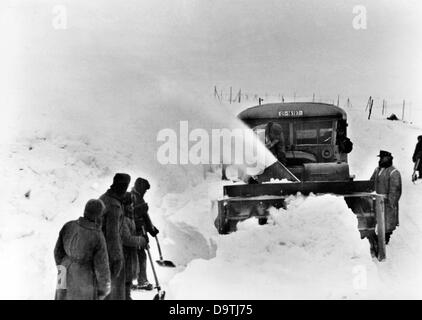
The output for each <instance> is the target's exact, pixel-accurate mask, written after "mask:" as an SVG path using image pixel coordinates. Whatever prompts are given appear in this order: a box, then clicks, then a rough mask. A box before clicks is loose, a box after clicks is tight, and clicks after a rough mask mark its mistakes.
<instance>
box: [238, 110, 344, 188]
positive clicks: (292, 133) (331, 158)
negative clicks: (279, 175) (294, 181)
mask: <svg viewBox="0 0 422 320" xmlns="http://www.w3.org/2000/svg"><path fill="white" fill-rule="evenodd" d="M238 118H239V119H240V120H242V121H243V122H244V123H245V124H246V125H247V126H248V127H249V128H251V129H252V130H253V131H254V132H255V133H256V134H257V135H258V137H259V138H260V139H261V141H263V142H265V128H266V126H267V125H268V123H270V122H273V123H278V124H279V125H281V127H282V135H283V141H284V144H285V149H286V166H287V168H288V169H289V170H290V171H291V172H292V173H293V174H294V175H295V176H296V177H297V178H298V179H300V180H301V181H339V180H341V181H345V180H349V179H351V177H350V176H349V167H348V165H347V154H348V153H349V152H350V151H351V148H352V143H351V142H350V140H349V139H348V138H347V115H346V112H345V111H344V110H343V109H341V108H339V107H337V106H335V105H331V104H325V103H313V102H307V103H303V102H296V103H270V104H265V105H260V106H255V107H251V108H248V109H246V110H244V111H243V112H241V113H240V114H239V115H238ZM271 174H272V175H274V174H273V172H272V173H271ZM263 177H265V175H264V176H263Z"/></svg>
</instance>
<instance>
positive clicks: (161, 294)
mask: <svg viewBox="0 0 422 320" xmlns="http://www.w3.org/2000/svg"><path fill="white" fill-rule="evenodd" d="M165 296H166V292H165V291H159V292H158V293H157V294H156V295H155V296H154V299H152V300H164V298H165Z"/></svg>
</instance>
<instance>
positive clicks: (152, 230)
mask: <svg viewBox="0 0 422 320" xmlns="http://www.w3.org/2000/svg"><path fill="white" fill-rule="evenodd" d="M149 188H150V184H149V182H148V180H146V179H143V178H138V179H136V181H135V185H134V187H133V188H132V192H131V194H132V200H133V214H134V217H135V225H136V234H137V235H142V236H144V237H147V234H144V232H143V230H145V232H147V233H149V234H150V235H151V236H153V237H155V236H156V235H157V234H158V232H159V231H158V229H157V228H156V227H155V226H154V225H153V224H152V221H151V218H150V217H149V214H148V203H146V202H145V200H144V195H145V193H146V192H147V190H148V189H149ZM147 241H148V240H147ZM138 261H139V273H138V286H137V287H136V288H137V289H142V290H152V289H154V287H153V285H152V284H151V283H149V281H148V279H147V272H146V270H147V255H146V253H145V249H138Z"/></svg>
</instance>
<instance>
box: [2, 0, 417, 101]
mask: <svg viewBox="0 0 422 320" xmlns="http://www.w3.org/2000/svg"><path fill="white" fill-rule="evenodd" d="M58 4H59V5H64V6H65V8H66V12H67V28H66V29H64V30H56V29H54V28H53V27H52V20H53V19H54V17H55V15H54V13H53V11H52V10H53V8H54V6H55V5H58ZM356 5H364V6H365V8H366V9H367V29H366V30H355V29H354V28H353V25H352V21H353V18H354V17H355V15H356V14H354V13H353V7H354V6H356ZM0 10H1V18H2V24H1V31H0V32H1V37H0V39H1V41H2V47H1V54H2V55H3V56H4V57H2V59H1V63H2V64H3V68H2V70H7V71H8V72H3V74H2V80H3V81H2V87H3V89H4V86H5V84H7V83H10V81H11V78H12V79H14V80H16V84H17V85H16V88H18V89H16V88H15V89H16V90H20V91H19V92H20V93H21V99H23V100H21V101H22V103H27V102H28V101H31V103H35V104H36V103H39V104H44V103H46V101H47V100H49V102H52V101H57V99H59V100H60V99H63V97H64V96H67V97H68V99H67V101H65V102H63V101H62V103H67V104H78V103H79V104H81V105H83V104H84V103H88V102H93V101H97V102H98V101H100V102H101V101H103V102H105V101H108V102H110V101H114V102H115V103H118V102H120V103H127V102H134V101H136V99H138V96H137V95H139V92H142V90H145V89H148V86H149V85H150V84H151V83H154V82H157V83H159V84H160V85H161V86H165V85H166V84H168V85H169V86H170V85H175V86H177V87H178V88H179V90H182V91H183V90H186V91H187V92H188V91H189V90H192V89H193V90H196V91H198V92H199V93H201V92H203V93H204V94H205V93H206V94H210V93H211V92H212V89H213V86H214V85H217V86H219V87H222V88H227V87H229V86H233V87H234V88H242V89H243V90H244V91H251V92H273V93H284V94H285V95H289V94H293V92H296V93H297V94H298V95H312V93H314V92H315V93H316V94H317V95H321V96H336V95H337V94H341V95H342V96H350V97H360V98H365V99H366V98H367V97H368V96H369V95H373V96H379V97H386V98H387V99H388V98H390V99H396V100H397V99H398V100H400V99H403V98H406V99H409V100H412V101H414V102H416V101H417V100H419V101H422V99H421V95H420V93H419V92H420V89H419V87H420V82H421V81H420V78H421V74H422V45H421V40H422V22H421V21H422V5H421V4H420V1H402V0H401V1H386V0H383V1H379V0H373V1H366V0H364V1H361V0H360V1H337V0H330V1H327V0H320V1H315V0H309V1H298V0H294V1H282V0H278V1H275V0H274V1H273V0H244V1H239V0H231V1H224V0H192V1H187V0H171V1H163V0H154V1H152V0H151V1H141V0H136V1H127V0H126V1H103V0H102V1H92V0H90V1H86V0H84V1H82V0H80V1H76V0H71V1H2V3H1V5H0ZM10 16H12V17H13V18H12V19H11V18H10ZM151 90H152V89H151ZM14 92H15V93H16V91H14ZM75 94H77V95H78V96H79V97H82V98H81V99H79V101H75ZM65 100H66V99H65ZM84 100H85V101H84Z"/></svg>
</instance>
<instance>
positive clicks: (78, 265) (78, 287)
mask: <svg viewBox="0 0 422 320" xmlns="http://www.w3.org/2000/svg"><path fill="white" fill-rule="evenodd" d="M103 212H104V204H103V203H102V202H101V201H100V200H89V201H88V202H87V204H86V206H85V212H84V216H83V217H81V218H79V219H78V220H75V221H70V222H68V223H66V224H65V225H64V226H63V228H62V229H61V231H60V234H59V238H58V240H57V243H56V246H55V248H54V259H55V261H56V265H57V267H58V270H59V277H58V287H57V291H56V299H58V300H97V299H101V300H102V299H104V298H105V297H106V296H107V295H108V294H109V293H110V286H111V279H110V270H109V264H108V254H107V246H106V242H105V239H104V235H103V233H102V231H101V217H102V215H103Z"/></svg>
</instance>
